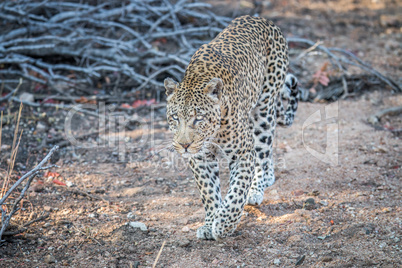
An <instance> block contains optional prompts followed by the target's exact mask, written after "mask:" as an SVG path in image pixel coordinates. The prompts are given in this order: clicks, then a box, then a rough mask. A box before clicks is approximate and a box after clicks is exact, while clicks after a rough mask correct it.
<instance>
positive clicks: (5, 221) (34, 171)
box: [0, 146, 58, 242]
mask: <svg viewBox="0 0 402 268" xmlns="http://www.w3.org/2000/svg"><path fill="white" fill-rule="evenodd" d="M57 149H58V146H54V147H53V148H52V149H51V150H50V151H49V153H48V154H47V155H46V156H45V158H44V159H43V160H42V161H41V162H40V163H39V164H38V165H37V166H36V167H35V168H34V169H32V170H31V171H29V172H27V173H26V174H25V175H24V176H22V177H21V178H20V179H19V180H18V181H17V182H16V183H14V185H13V186H11V187H10V189H9V190H8V191H7V192H6V194H5V195H4V196H3V197H2V198H1V200H0V210H1V219H2V227H1V230H0V242H3V240H1V238H2V236H3V233H4V232H5V230H6V229H7V227H8V225H9V223H10V220H11V217H12V216H13V215H14V214H15V213H16V212H17V211H18V210H19V209H20V208H19V207H17V205H18V204H19V202H20V201H21V200H22V198H23V197H24V195H25V192H26V191H27V190H28V188H29V186H30V185H31V182H32V180H33V179H34V178H35V176H36V175H38V173H39V172H41V171H42V170H46V169H49V168H52V167H56V166H55V165H50V166H46V167H43V165H44V164H45V163H46V162H47V161H48V160H49V159H50V157H51V156H52V155H53V153H54V152H55V151H56V150H57ZM27 178H28V181H27V183H26V185H25V187H24V188H23V190H22V191H21V193H20V196H19V197H18V198H17V199H16V200H15V201H14V204H13V205H12V208H11V210H10V213H9V214H8V215H6V212H5V211H4V209H3V207H2V206H3V204H4V202H5V201H6V200H7V198H8V197H9V196H10V194H11V193H12V192H13V191H14V190H15V189H16V188H17V187H18V186H19V185H20V184H21V183H22V182H23V181H24V180H26V179H27Z"/></svg>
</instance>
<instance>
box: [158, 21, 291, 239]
mask: <svg viewBox="0 0 402 268" xmlns="http://www.w3.org/2000/svg"><path fill="white" fill-rule="evenodd" d="M287 66H288V51H287V42H286V40H285V38H284V36H283V35H282V33H281V31H280V29H279V28H278V27H277V26H275V25H274V24H273V23H272V22H271V21H268V20H265V19H263V18H257V17H251V16H243V17H240V18H237V19H235V20H233V21H232V22H231V24H230V25H229V26H228V27H227V28H226V29H224V30H223V31H222V32H221V33H220V34H219V35H218V36H217V37H216V38H215V39H213V40H212V41H211V42H210V43H209V44H205V45H203V46H201V48H199V49H198V50H197V52H196V53H195V54H194V55H193V57H192V58H191V61H190V63H189V65H188V67H187V70H186V72H185V75H184V78H183V80H182V81H181V82H180V83H176V82H175V81H173V80H172V79H170V78H167V79H166V80H165V88H166V94H167V96H168V97H167V119H168V123H169V127H170V129H171V130H172V131H173V133H174V138H173V142H172V145H173V147H174V148H175V149H176V151H177V152H178V153H180V154H181V155H182V156H184V157H189V158H190V160H189V161H190V167H191V169H192V171H193V173H194V176H195V180H196V183H197V187H198V189H199V191H200V194H201V199H202V202H203V204H204V207H205V212H206V217H205V224H204V226H202V227H200V228H199V229H198V230H197V237H199V238H203V239H219V238H222V237H225V236H227V235H230V234H231V233H233V231H234V230H235V229H236V226H237V224H238V222H239V221H240V217H241V215H242V212H243V208H244V206H245V205H246V204H251V205H258V204H261V202H262V199H263V194H264V189H265V188H266V187H267V186H269V185H271V184H272V183H273V182H274V181H275V177H274V170H273V162H272V143H273V138H274V130H275V126H276V117H277V114H279V115H280V116H282V113H283V114H284V116H283V117H284V118H286V116H288V113H287V111H286V112H283V111H282V110H281V107H282V108H283V104H282V101H281V99H280V91H281V89H282V88H283V86H284V82H285V77H286V72H287ZM293 87H294V83H290V86H288V88H290V89H293ZM292 92H293V91H292V90H291V94H292ZM278 103H280V105H279V104H278ZM278 105H279V106H278ZM281 105H282V106H281ZM293 107H294V109H295V108H297V104H296V106H294V105H293ZM288 108H289V106H288ZM281 111H282V113H281ZM289 115H290V113H289ZM292 121H293V119H292ZM219 154H223V155H224V157H225V158H226V159H228V161H229V169H230V186H229V190H228V193H227V195H226V197H225V198H224V199H222V197H221V191H220V183H219V165H218V162H217V159H216V156H217V155H219Z"/></svg>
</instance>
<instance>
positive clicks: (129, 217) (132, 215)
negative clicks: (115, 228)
mask: <svg viewBox="0 0 402 268" xmlns="http://www.w3.org/2000/svg"><path fill="white" fill-rule="evenodd" d="M134 218H135V214H134V213H133V212H129V213H127V219H134Z"/></svg>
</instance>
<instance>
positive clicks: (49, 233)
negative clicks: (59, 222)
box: [47, 230, 56, 235]
mask: <svg viewBox="0 0 402 268" xmlns="http://www.w3.org/2000/svg"><path fill="white" fill-rule="evenodd" d="M55 233H56V232H55V231H53V230H50V231H49V232H47V234H48V235H54V234H55Z"/></svg>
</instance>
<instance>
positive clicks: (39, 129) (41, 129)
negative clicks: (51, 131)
mask: <svg viewBox="0 0 402 268" xmlns="http://www.w3.org/2000/svg"><path fill="white" fill-rule="evenodd" d="M46 128H47V127H46V125H45V124H43V123H42V122H38V124H37V125H36V131H37V132H38V133H41V132H45V131H46Z"/></svg>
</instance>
